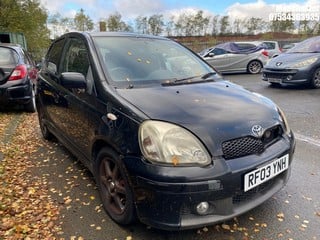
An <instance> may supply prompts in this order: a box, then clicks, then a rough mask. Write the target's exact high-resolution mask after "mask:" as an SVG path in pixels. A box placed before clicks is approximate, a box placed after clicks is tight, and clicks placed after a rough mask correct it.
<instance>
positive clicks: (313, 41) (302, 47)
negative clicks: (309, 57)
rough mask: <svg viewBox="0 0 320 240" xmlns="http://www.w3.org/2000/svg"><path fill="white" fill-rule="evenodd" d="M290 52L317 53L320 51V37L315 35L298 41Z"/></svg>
mask: <svg viewBox="0 0 320 240" xmlns="http://www.w3.org/2000/svg"><path fill="white" fill-rule="evenodd" d="M287 52H288V53H317V52H320V37H313V38H309V39H307V40H304V41H303V42H301V43H298V44H297V45H295V46H294V47H293V48H291V49H290V50H288V51H287Z"/></svg>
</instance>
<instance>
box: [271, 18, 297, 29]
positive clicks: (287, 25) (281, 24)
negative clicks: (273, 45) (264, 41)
mask: <svg viewBox="0 0 320 240" xmlns="http://www.w3.org/2000/svg"><path fill="white" fill-rule="evenodd" d="M294 28H295V26H294V21H293V20H285V21H278V20H273V21H271V23H270V30H271V31H272V32H291V31H293V30H294Z"/></svg>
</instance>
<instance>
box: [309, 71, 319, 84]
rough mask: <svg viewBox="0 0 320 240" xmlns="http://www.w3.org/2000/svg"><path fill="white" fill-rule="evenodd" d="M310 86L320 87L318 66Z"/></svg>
mask: <svg viewBox="0 0 320 240" xmlns="http://www.w3.org/2000/svg"><path fill="white" fill-rule="evenodd" d="M310 87H312V88H320V68H317V69H316V70H315V71H314V73H313V75H312V78H311V81H310Z"/></svg>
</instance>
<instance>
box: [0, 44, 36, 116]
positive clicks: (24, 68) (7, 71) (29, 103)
mask: <svg viewBox="0 0 320 240" xmlns="http://www.w3.org/2000/svg"><path fill="white" fill-rule="evenodd" d="M36 78H37V69H36V66H35V64H34V61H33V60H32V59H31V57H30V56H29V54H28V53H27V52H26V51H25V50H24V49H23V48H22V47H21V46H20V45H17V44H7V43H0V104H1V107H4V106H10V105H21V106H23V107H24V108H25V110H26V111H28V112H35V110H36V106H35V94H34V89H35V80H36Z"/></svg>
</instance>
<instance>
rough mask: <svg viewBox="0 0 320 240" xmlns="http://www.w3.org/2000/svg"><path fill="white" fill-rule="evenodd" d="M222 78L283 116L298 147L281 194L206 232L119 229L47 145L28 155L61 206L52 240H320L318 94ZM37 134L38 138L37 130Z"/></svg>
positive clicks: (86, 183)
mask: <svg viewBox="0 0 320 240" xmlns="http://www.w3.org/2000/svg"><path fill="white" fill-rule="evenodd" d="M225 78H226V79H228V80H231V81H232V82H235V83H238V84H240V85H242V86H244V87H245V88H247V89H249V90H251V91H255V92H258V93H261V94H263V95H265V96H267V97H269V98H271V99H272V100H273V101H275V102H276V103H277V104H278V105H279V106H280V107H281V108H282V109H283V110H284V112H285V113H286V116H287V118H288V121H289V124H290V126H291V128H292V129H293V130H294V132H295V134H296V137H297V147H296V153H295V156H294V162H293V166H292V173H291V178H290V180H289V182H288V184H287V186H286V187H285V188H284V189H282V190H281V191H280V192H278V193H277V194H276V195H275V196H274V197H273V198H271V199H270V200H268V201H266V202H265V203H263V204H262V205H260V206H259V207H257V208H255V209H253V210H252V211H249V212H247V213H246V214H243V215H241V216H239V217H237V218H236V219H233V220H231V221H228V222H225V223H221V224H218V225H213V226H207V227H206V228H201V229H194V230H188V231H177V232H167V231H161V230H156V229H153V228H149V227H148V226H145V225H143V224H141V223H139V222H137V223H135V224H133V225H130V226H124V227H122V226H119V225H117V224H115V223H114V222H113V221H112V220H110V218H109V217H108V215H107V214H106V213H105V212H104V210H103V209H102V206H101V202H100V199H99V195H98V192H97V189H96V185H95V182H94V180H93V177H92V175H91V174H90V173H89V172H88V171H87V170H86V168H85V167H84V166H83V165H82V164H81V163H80V162H79V161H77V159H75V158H74V157H73V156H72V155H71V154H70V153H69V152H68V151H67V150H66V149H65V148H64V147H63V146H61V145H60V144H59V143H56V142H48V143H47V144H44V145H43V146H42V147H40V148H39V149H38V151H37V152H36V153H34V155H33V156H32V158H34V161H37V166H36V167H35V168H34V169H33V174H34V175H35V176H38V177H41V178H43V179H44V182H46V183H47V185H48V189H49V192H50V194H51V198H52V199H53V200H54V201H55V202H56V203H57V204H59V205H60V206H61V214H60V219H59V223H60V225H61V231H60V232H59V233H58V234H57V238H58V239H92V240H104V239H108V240H109V239H111V240H114V239H117V240H122V239H125V240H130V239H132V240H142V239H143V240H150V239H155V240H160V239H172V240H175V239H181V240H182V239H183V240H191V239H195V240H197V239H199V240H202V239H208V240H211V239H212V240H213V239H215V240H242V239H243V240H246V239H257V240H271V239H284V240H289V239H290V240H320V187H319V183H320V158H319V148H320V125H319V124H318V122H319V119H320V105H319V95H320V89H319V90H314V89H308V88H300V87H299V88H297V87H287V86H286V87H281V88H271V87H269V86H268V84H267V83H265V82H262V81H261V80H260V75H247V74H241V75H226V76H225ZM18 117H19V116H17V118H18ZM37 127H38V126H37ZM13 129H14V126H13ZM8 131H9V130H8ZM10 131H12V130H10ZM38 134H39V136H38V137H40V130H39V131H38ZM9 135H10V134H9ZM0 157H1V156H0Z"/></svg>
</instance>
